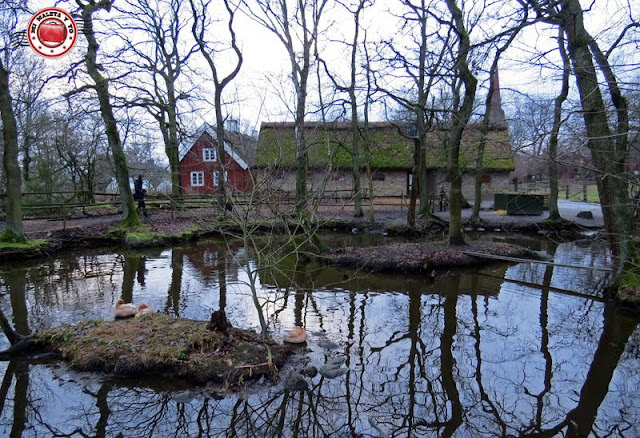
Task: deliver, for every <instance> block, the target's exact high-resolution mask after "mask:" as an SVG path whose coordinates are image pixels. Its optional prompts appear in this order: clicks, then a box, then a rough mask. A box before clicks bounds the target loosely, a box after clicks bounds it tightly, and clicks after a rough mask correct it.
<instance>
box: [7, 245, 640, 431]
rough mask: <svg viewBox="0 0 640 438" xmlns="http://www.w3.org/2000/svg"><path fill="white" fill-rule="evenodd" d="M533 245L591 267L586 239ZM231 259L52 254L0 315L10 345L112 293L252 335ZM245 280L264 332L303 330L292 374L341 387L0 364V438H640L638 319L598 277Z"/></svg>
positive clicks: (240, 275)
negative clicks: (239, 383)
mask: <svg viewBox="0 0 640 438" xmlns="http://www.w3.org/2000/svg"><path fill="white" fill-rule="evenodd" d="M541 246H543V245H541ZM549 248H551V249H549ZM545 249H546V250H548V251H549V252H552V253H554V255H555V257H556V260H563V261H572V262H573V263H575V262H576V260H579V259H580V257H582V258H583V259H585V260H586V263H590V264H592V265H593V266H600V265H601V264H603V263H606V261H607V253H606V251H605V250H604V248H602V247H600V246H599V245H597V244H590V245H583V246H581V245H574V244H567V243H563V244H560V245H557V246H556V245H554V246H553V247H545ZM581 252H582V254H583V256H580V254H581ZM245 256H246V254H245V253H244V249H243V248H241V247H238V246H237V245H235V246H234V245H227V244H226V243H225V242H213V243H207V244H204V243H201V244H196V245H193V246H189V247H176V248H172V249H170V250H163V251H135V252H133V251H129V252H126V253H122V254H110V253H93V254H84V255H81V256H74V257H62V258H59V259H54V260H51V261H48V262H44V263H40V264H34V265H30V266H22V267H20V268H19V269H18V268H15V269H10V270H9V269H5V270H4V271H2V272H0V276H1V278H2V288H1V290H0V292H2V293H3V295H2V300H1V301H0V305H1V306H2V310H3V311H4V312H5V314H6V315H8V316H9V315H10V316H11V320H12V322H13V323H14V324H15V325H16V327H18V330H19V331H21V332H24V333H26V332H29V329H32V330H38V329H41V328H44V327H48V326H51V325H58V324H61V323H64V322H75V321H77V320H79V319H84V318H105V319H109V318H112V314H111V308H112V306H113V303H114V302H115V300H117V299H118V298H119V297H123V298H124V299H127V298H130V299H131V300H132V301H134V302H140V301H146V302H149V303H150V304H151V305H152V307H154V308H156V309H159V310H160V311H164V312H165V313H167V314H171V315H176V316H184V317H188V318H197V319H208V317H209V315H210V312H211V311H212V310H217V309H218V308H224V309H226V311H227V313H228V315H229V318H230V319H231V321H232V323H234V324H235V325H238V326H243V327H248V328H254V329H255V328H256V327H257V324H258V323H257V314H256V311H255V308H254V307H253V304H252V301H251V296H250V293H249V292H248V290H247V286H246V283H247V281H248V278H247V272H251V270H252V269H253V270H254V271H255V269H257V267H256V263H255V261H253V260H251V259H247V257H245ZM259 278H260V285H259V286H260V291H259V292H260V298H261V300H262V302H263V303H266V304H265V311H266V313H267V317H268V322H269V324H270V327H271V329H272V331H273V334H274V336H276V337H278V336H280V334H279V330H280V329H281V327H282V328H288V327H290V326H292V325H293V324H302V325H304V326H305V327H306V328H307V329H308V331H309V332H310V333H311V336H310V339H309V342H308V348H307V350H305V351H301V353H300V354H299V356H298V357H297V358H296V361H295V362H296V364H306V365H313V366H315V367H316V368H321V367H322V366H323V365H326V364H329V363H334V362H335V361H338V363H340V364H341V365H340V367H341V369H343V370H344V371H345V373H344V374H342V375H338V376H337V377H335V378H328V377H325V376H323V375H322V374H319V375H317V376H316V377H313V378H309V383H310V387H309V389H308V390H304V391H289V390H286V389H284V387H283V386H282V385H281V384H278V385H269V384H266V383H265V384H264V385H262V386H249V387H247V388H246V389H244V390H242V391H241V392H240V393H234V394H226V395H225V396H224V397H220V396H219V395H218V394H217V393H215V391H214V390H213V389H209V388H199V389H195V390H194V389H193V388H189V387H188V385H187V386H185V382H168V381H165V380H163V379H162V378H160V377H158V378H155V379H148V380H145V381H139V380H123V379H118V378H109V377H106V376H102V375H95V374H94V375H90V374H81V373H75V372H72V371H70V370H68V369H67V368H66V367H65V366H64V364H60V363H49V364H43V363H37V362H29V361H12V362H9V363H2V364H0V372H1V373H3V378H2V384H1V385H0V435H3V436H38V435H44V436H52V435H58V436H74V435H75V436H118V434H120V433H121V434H122V435H123V436H127V437H132V436H133V437H136V436H141V437H142V436H145V437H146V436H221V435H225V436H257V437H258V436H259V437H262V436H301V437H307V436H308V437H316V436H380V437H382V436H384V437H386V436H446V437H448V436H555V435H564V436H589V435H597V436H603V435H616V434H617V435H628V436H637V435H640V428H639V426H638V425H637V424H638V423H640V421H639V420H640V412H639V411H640V400H639V398H640V396H639V395H638V394H637V388H638V386H639V384H640V377H639V375H638V369H639V367H638V361H639V359H640V357H639V356H640V353H639V351H640V331H639V330H638V329H637V323H638V320H637V319H635V318H632V317H629V316H625V315H623V314H621V313H620V312H618V310H617V309H616V308H614V306H612V305H611V304H609V303H606V302H604V300H602V299H601V297H600V296H599V289H598V284H600V282H602V281H603V278H604V277H603V273H602V272H600V271H585V272H580V273H576V272H575V271H573V273H572V274H570V273H569V272H568V271H567V270H566V268H558V267H556V268H554V267H551V266H543V265H532V264H521V265H513V266H496V267H491V268H488V269H483V270H479V271H476V272H469V273H464V274H456V275H449V276H447V277H444V278H440V279H437V280H435V281H434V280H432V279H424V278H419V277H410V276H394V275H385V276H380V275H367V274H366V273H364V272H357V273H354V272H351V271H347V270H343V269H334V268H325V267H322V266H319V265H315V264H313V263H307V264H304V265H300V264H296V263H295V261H294V260H293V259H288V260H287V262H286V263H284V264H281V265H280V266H278V269H266V270H261V271H260V277H259ZM505 278H506V281H505V280H504V279H505ZM3 342H4V341H3ZM295 366H298V365H295ZM287 372H288V370H287V369H285V370H283V375H286V373H287Z"/></svg>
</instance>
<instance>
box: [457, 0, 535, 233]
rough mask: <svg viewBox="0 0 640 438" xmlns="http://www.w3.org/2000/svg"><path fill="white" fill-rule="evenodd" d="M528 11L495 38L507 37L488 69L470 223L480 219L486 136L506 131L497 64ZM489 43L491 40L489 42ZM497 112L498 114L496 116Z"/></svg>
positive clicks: (524, 23)
mask: <svg viewBox="0 0 640 438" xmlns="http://www.w3.org/2000/svg"><path fill="white" fill-rule="evenodd" d="M528 17H529V14H528V11H527V10H526V9H525V10H524V11H523V13H522V16H521V17H519V20H518V24H517V25H515V26H514V27H513V29H511V30H510V31H507V32H505V33H504V34H503V35H499V36H498V37H497V38H498V39H499V38H501V37H503V36H505V35H506V36H507V39H506V41H504V43H503V44H501V45H500V46H499V47H498V48H497V49H496V53H495V54H494V57H493V62H492V63H491V67H490V68H489V89H488V91H487V97H486V99H485V110H484V116H483V118H482V124H481V126H480V134H481V137H480V142H479V143H478V149H477V151H476V169H475V170H476V175H475V183H474V191H475V197H474V198H475V199H474V203H473V211H472V212H471V217H470V218H469V220H470V221H471V222H477V221H479V219H480V207H481V204H482V177H483V173H484V170H483V166H484V149H485V145H486V142H487V134H488V133H489V129H492V128H493V129H507V126H506V120H505V119H504V112H503V111H502V108H501V102H500V83H499V79H498V62H499V61H500V57H501V56H502V54H503V53H504V52H505V51H506V50H507V49H508V48H509V47H510V46H511V43H513V40H514V39H515V38H516V36H517V35H518V33H519V32H520V30H522V28H523V27H524V26H526V25H527V21H528ZM490 41H491V40H490ZM496 112H499V114H496Z"/></svg>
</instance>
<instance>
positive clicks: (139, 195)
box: [133, 175, 147, 216]
mask: <svg viewBox="0 0 640 438" xmlns="http://www.w3.org/2000/svg"><path fill="white" fill-rule="evenodd" d="M142 186H143V181H142V175H138V179H137V180H135V181H134V182H133V199H134V200H136V201H138V213H140V212H142V214H144V215H145V216H147V209H146V205H145V203H144V197H145V195H146V194H147V191H146V190H145V189H143V188H142Z"/></svg>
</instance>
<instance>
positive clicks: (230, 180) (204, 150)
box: [179, 123, 256, 194]
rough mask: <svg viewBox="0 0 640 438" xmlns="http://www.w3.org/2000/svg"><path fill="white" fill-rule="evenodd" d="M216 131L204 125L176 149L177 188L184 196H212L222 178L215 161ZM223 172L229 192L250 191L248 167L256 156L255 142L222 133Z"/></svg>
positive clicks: (230, 132) (233, 133) (247, 137)
mask: <svg viewBox="0 0 640 438" xmlns="http://www.w3.org/2000/svg"><path fill="white" fill-rule="evenodd" d="M236 126H237V125H236ZM217 137H218V136H217V135H216V130H215V128H214V127H212V126H211V125H209V124H208V123H204V124H203V125H202V126H201V127H200V128H199V129H198V130H197V131H196V133H195V135H193V136H192V137H190V138H189V139H187V140H186V141H184V142H183V144H182V145H181V146H180V149H179V160H180V184H181V186H182V190H183V192H184V193H185V194H211V193H215V192H216V190H217V188H218V187H219V184H220V178H221V177H223V175H222V172H221V169H220V160H218V141H217ZM225 140H226V141H225V144H224V154H225V155H224V157H222V163H224V170H225V175H224V177H225V178H226V179H225V181H226V182H227V184H228V187H229V189H231V190H233V191H238V192H247V191H251V190H252V188H253V176H252V174H251V169H250V166H251V163H252V161H253V157H254V156H255V148H256V139H255V138H253V137H250V136H248V135H245V134H242V133H239V132H237V131H226V130H225Z"/></svg>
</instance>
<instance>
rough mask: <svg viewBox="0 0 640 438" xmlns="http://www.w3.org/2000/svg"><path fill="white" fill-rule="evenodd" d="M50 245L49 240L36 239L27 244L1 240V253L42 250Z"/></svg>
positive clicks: (28, 241)
mask: <svg viewBox="0 0 640 438" xmlns="http://www.w3.org/2000/svg"><path fill="white" fill-rule="evenodd" d="M48 244H49V241H48V240H45V239H36V240H27V241H25V242H4V241H2V240H0V251H3V250H14V249H41V248H43V247H45V246H47V245H48Z"/></svg>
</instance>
